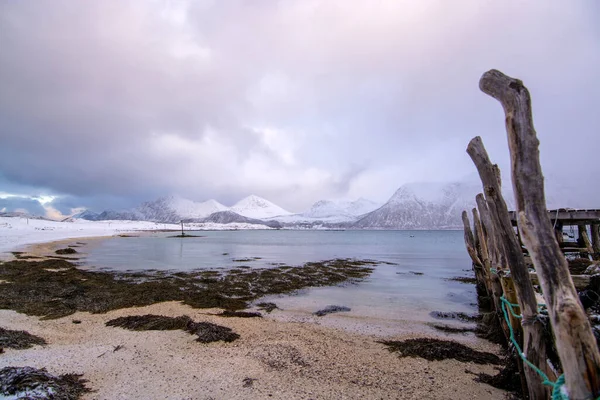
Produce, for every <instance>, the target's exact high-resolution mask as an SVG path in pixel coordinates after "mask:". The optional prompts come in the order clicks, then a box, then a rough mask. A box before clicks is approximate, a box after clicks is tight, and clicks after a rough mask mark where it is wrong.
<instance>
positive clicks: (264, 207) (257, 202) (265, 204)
mask: <svg viewBox="0 0 600 400" xmlns="http://www.w3.org/2000/svg"><path fill="white" fill-rule="evenodd" d="M231 210H232V211H234V212H236V213H238V214H240V215H243V216H244V217H248V218H259V219H260V218H270V217H276V216H279V215H290V214H291V212H289V211H286V210H284V209H283V208H281V207H279V206H278V205H276V204H274V203H271V202H270V201H269V200H266V199H263V198H262V197H259V196H257V195H255V194H251V195H250V196H247V197H244V198H243V199H242V200H240V201H238V202H237V203H235V204H234V205H233V206H232V207H231Z"/></svg>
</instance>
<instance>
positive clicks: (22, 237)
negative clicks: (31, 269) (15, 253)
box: [0, 217, 178, 253]
mask: <svg viewBox="0 0 600 400" xmlns="http://www.w3.org/2000/svg"><path fill="white" fill-rule="evenodd" d="M177 228H178V226H177V225H170V224H157V223H154V222H147V221H86V220H82V219H75V220H73V221H72V222H58V221H48V220H44V219H28V218H24V217H0V253H4V252H7V251H11V250H14V249H16V248H19V247H22V246H25V245H29V244H35V243H44V242H51V241H54V240H62V239H70V238H77V237H90V236H112V235H116V234H119V233H124V232H135V231H145V230H159V229H177Z"/></svg>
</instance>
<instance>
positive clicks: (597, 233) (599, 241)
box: [590, 224, 600, 260]
mask: <svg viewBox="0 0 600 400" xmlns="http://www.w3.org/2000/svg"><path fill="white" fill-rule="evenodd" d="M590 228H591V230H592V248H593V249H594V259H596V260H597V259H598V258H600V230H599V228H600V225H598V224H592V225H590Z"/></svg>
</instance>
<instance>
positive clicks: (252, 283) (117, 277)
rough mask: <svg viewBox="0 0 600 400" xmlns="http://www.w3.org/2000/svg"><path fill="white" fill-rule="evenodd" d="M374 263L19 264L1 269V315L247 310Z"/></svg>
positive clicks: (357, 275)
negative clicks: (128, 267)
mask: <svg viewBox="0 0 600 400" xmlns="http://www.w3.org/2000/svg"><path fill="white" fill-rule="evenodd" d="M375 264H377V262H374V261H361V260H350V259H334V260H328V261H322V262H310V263H306V264H304V266H296V267H285V268H284V267H274V268H255V269H239V270H238V271H236V273H229V272H228V271H227V270H210V271H192V272H179V273H176V274H172V273H168V272H165V271H140V272H111V271H90V270H84V269H80V268H77V267H76V265H75V264H73V263H71V262H69V261H68V260H62V259H46V260H41V261H24V260H14V261H8V262H4V263H0V280H3V281H6V283H5V284H2V285H0V309H11V310H16V311H18V312H21V313H24V314H28V315H36V316H41V317H43V318H45V319H52V318H60V317H64V316H67V315H70V314H73V313H75V312H77V311H87V312H91V313H103V312H107V311H110V310H115V309H119V308H128V307H136V306H146V305H150V304H154V303H158V302H163V301H181V302H183V303H185V304H187V305H190V306H192V307H195V308H222V309H225V310H231V311H235V310H242V309H245V308H247V307H248V305H249V304H250V303H251V302H252V301H255V300H256V299H258V298H260V297H263V296H266V295H272V294H283V293H290V292H294V291H297V290H300V289H304V288H306V287H315V286H331V285H337V284H340V283H343V282H347V281H355V280H360V279H363V278H365V277H367V276H368V275H369V274H370V273H371V272H372V271H373V266H374V265H375Z"/></svg>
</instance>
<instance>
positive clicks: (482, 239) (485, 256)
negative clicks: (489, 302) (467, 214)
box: [471, 208, 492, 296]
mask: <svg viewBox="0 0 600 400" xmlns="http://www.w3.org/2000/svg"><path fill="white" fill-rule="evenodd" d="M471 212H472V213H473V227H474V231H475V232H476V234H477V235H476V237H477V238H478V239H479V241H478V250H479V251H478V254H479V259H480V260H481V263H482V264H483V279H484V284H485V291H486V294H487V296H491V294H492V286H491V281H490V273H491V272H490V269H491V263H490V254H489V251H488V245H487V238H486V234H485V231H484V229H483V225H482V224H481V219H480V218H479V212H478V211H477V208H473V210H471Z"/></svg>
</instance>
